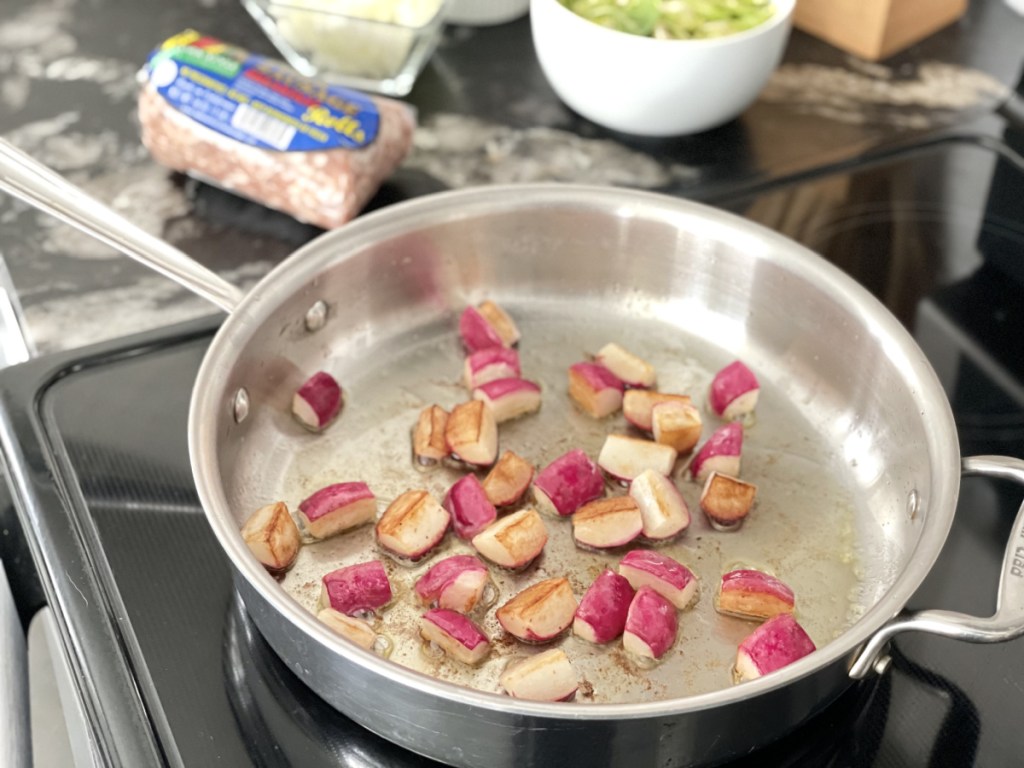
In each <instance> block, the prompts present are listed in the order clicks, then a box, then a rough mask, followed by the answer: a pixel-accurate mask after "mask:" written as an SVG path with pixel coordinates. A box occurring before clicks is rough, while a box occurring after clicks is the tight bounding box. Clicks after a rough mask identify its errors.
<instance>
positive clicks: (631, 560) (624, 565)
mask: <svg viewBox="0 0 1024 768" xmlns="http://www.w3.org/2000/svg"><path fill="white" fill-rule="evenodd" d="M619 573H620V574H621V575H622V576H625V577H626V579H627V580H628V581H629V583H630V585H631V586H632V587H633V589H640V588H641V587H650V588H651V589H653V590H654V591H655V592H657V593H658V594H660V595H662V596H663V597H665V598H666V599H667V600H668V601H669V602H671V603H672V605H674V606H675V607H676V608H679V609H680V610H682V609H684V608H686V607H687V606H688V605H690V603H692V602H693V599H694V597H695V596H696V595H697V577H696V576H694V575H693V571H691V570H690V569H689V568H687V567H686V566H685V565H683V564H682V563H680V562H679V561H678V560H673V559H672V558H671V557H669V556H668V555H663V554H661V553H660V552H653V551H651V550H649V549H634V550H633V551H632V552H629V553H628V554H626V556H625V557H623V558H622V560H620V561H619Z"/></svg>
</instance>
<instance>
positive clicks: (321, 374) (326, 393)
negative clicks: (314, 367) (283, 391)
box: [292, 371, 342, 432]
mask: <svg viewBox="0 0 1024 768" xmlns="http://www.w3.org/2000/svg"><path fill="white" fill-rule="evenodd" d="M341 403H342V396H341V385H340V384H339V383H338V382H337V381H336V380H335V378H334V377H333V376H331V374H329V373H327V371H317V372H316V373H314V374H313V375H312V376H310V377H309V378H308V379H307V380H306V382H305V383H304V384H303V385H302V386H301V387H299V388H298V390H297V391H296V392H295V394H294V395H293V396H292V414H293V415H294V416H295V418H296V419H297V420H298V422H299V423H300V424H301V425H302V426H304V427H305V428H306V429H310V430H312V431H313V432H319V431H320V430H322V429H323V428H324V427H326V426H327V425H328V424H330V423H331V422H332V421H334V418H335V417H336V416H337V415H338V413H339V412H340V411H341Z"/></svg>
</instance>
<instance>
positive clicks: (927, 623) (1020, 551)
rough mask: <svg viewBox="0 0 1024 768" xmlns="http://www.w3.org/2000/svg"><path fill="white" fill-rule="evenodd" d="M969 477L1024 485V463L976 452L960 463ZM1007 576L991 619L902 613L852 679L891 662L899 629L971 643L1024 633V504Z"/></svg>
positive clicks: (869, 647) (863, 655)
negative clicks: (892, 645)
mask: <svg viewBox="0 0 1024 768" xmlns="http://www.w3.org/2000/svg"><path fill="white" fill-rule="evenodd" d="M961 470H962V473H963V474H964V475H966V476H970V475H985V476H988V477H999V478H1005V479H1007V480H1013V481H1015V482H1017V483H1019V484H1020V485H1024V461H1022V460H1020V459H1014V458H1010V457H1007V456H973V457H969V458H965V459H963V461H962V464H961ZM1001 573H1002V575H1001V576H1000V579H999V591H998V593H997V595H996V611H995V613H993V614H992V615H991V616H989V617H987V618H982V617H980V616H969V615H967V614H965V613H956V612H953V611H937V610H929V611H918V612H915V613H903V614H900V615H899V616H897V617H896V618H894V619H892V620H891V621H889V622H888V623H887V624H885V625H884V626H882V628H881V629H879V630H878V632H876V633H875V634H874V635H873V636H872V637H871V639H870V640H868V642H867V644H866V645H865V646H864V648H863V650H861V652H860V655H859V656H858V657H857V659H856V661H855V662H854V663H853V666H852V667H851V668H850V677H852V678H853V679H854V680H860V679H862V678H864V677H866V676H867V675H868V673H869V672H871V671H872V670H875V671H883V670H884V668H885V667H886V666H888V660H889V659H888V656H887V654H885V653H884V650H885V646H886V644H887V643H888V642H889V641H890V640H891V639H892V638H893V637H894V636H896V635H898V634H899V633H900V632H906V631H908V630H919V631H922V632H931V633H932V634H935V635H942V636H943V637H951V638H953V639H955V640H966V641H968V642H971V643H999V642H1002V641H1004V640H1012V639H1014V638H1015V637H1019V636H1020V635H1024V504H1021V507H1020V511H1019V512H1018V513H1017V519H1016V520H1015V521H1014V524H1013V533H1012V535H1011V536H1010V541H1009V542H1008V543H1007V545H1006V554H1005V555H1004V556H1003V567H1002V571H1001Z"/></svg>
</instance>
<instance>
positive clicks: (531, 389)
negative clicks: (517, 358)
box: [473, 379, 540, 424]
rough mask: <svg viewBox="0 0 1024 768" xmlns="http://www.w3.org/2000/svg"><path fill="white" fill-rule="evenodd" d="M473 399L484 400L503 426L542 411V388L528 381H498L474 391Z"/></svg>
mask: <svg viewBox="0 0 1024 768" xmlns="http://www.w3.org/2000/svg"><path fill="white" fill-rule="evenodd" d="M473 397H474V398H475V399H476V400H482V401H483V402H485V403H487V405H488V406H490V408H491V410H492V411H493V412H494V420H495V421H496V422H498V423H499V424H501V423H502V422H503V421H510V420H512V419H515V418H518V417H519V416H524V415H526V414H527V413H536V412H537V411H539V410H540V387H538V386H537V385H536V384H534V383H533V382H532V381H528V380H527V379H497V380H496V381H489V382H487V383H486V384H481V385H480V386H479V387H477V388H476V389H474V390H473Z"/></svg>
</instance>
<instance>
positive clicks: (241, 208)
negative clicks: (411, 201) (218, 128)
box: [0, 0, 1024, 352]
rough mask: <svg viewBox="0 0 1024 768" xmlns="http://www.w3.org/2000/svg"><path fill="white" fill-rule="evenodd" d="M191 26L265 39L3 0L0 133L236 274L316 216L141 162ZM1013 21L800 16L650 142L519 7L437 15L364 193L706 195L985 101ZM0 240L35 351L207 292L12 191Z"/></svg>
mask: <svg viewBox="0 0 1024 768" xmlns="http://www.w3.org/2000/svg"><path fill="white" fill-rule="evenodd" d="M186 27H194V28H196V29H199V30H202V31H204V32H207V33H209V34H212V35H215V36H219V37H221V38H223V39H225V40H230V41H232V42H235V43H237V44H239V45H242V46H245V47H247V48H250V49H252V50H255V51H257V52H261V53H266V54H271V55H273V54H274V51H273V49H272V47H271V45H270V43H269V42H268V41H267V40H266V38H265V37H264V36H263V34H262V33H261V32H260V30H259V29H258V28H257V27H256V25H255V24H254V23H253V22H252V20H251V19H250V17H249V16H248V14H246V13H245V11H244V10H243V9H242V7H241V5H240V4H238V3H237V2H235V0H184V1H183V2H180V3H160V2H157V1H156V0H135V1H134V2H127V0H120V1H118V0H106V1H104V2H90V3H85V2H81V1H80V0H6V2H5V3H4V7H3V10H0V135H3V136H4V137H5V138H7V139H9V140H10V141H12V142H13V143H14V144H16V145H17V146H19V147H21V148H22V149H24V150H26V151H28V152H29V153H31V154H33V155H34V156H36V157H38V158H39V159H41V160H42V161H44V162H46V163H48V164H50V165H51V166H53V167H54V168H56V169H57V170H58V171H60V172H61V173H63V174H65V175H67V176H68V177H70V178H71V179H72V180H74V181H75V182H76V183H78V184H80V185H81V186H83V187H85V188H86V189H87V190H89V191H90V192H92V193H93V194H94V195H96V196H97V197H99V198H101V199H102V200H104V201H106V202H108V203H110V204H111V205H112V206H113V207H114V208H116V209H118V210H119V211H121V212H122V213H124V214H125V215H126V216H127V217H129V218H130V219H132V220H134V221H135V222H137V223H138V224H140V225H141V226H143V227H144V228H145V229H147V230H149V231H151V232H153V233H155V234H157V235H159V236H161V237H163V238H165V239H167V240H168V241H170V242H171V243H173V244H175V245H176V246H178V247H180V248H181V249H183V250H185V251H186V252H188V253H190V254H192V255H193V256H195V257H196V258H197V259H198V260H199V261H201V262H203V263H204V264H206V265H208V266H210V267H211V268H213V269H215V270H217V271H218V272H220V273H221V274H223V275H224V276H225V277H226V278H227V279H229V280H232V281H234V282H236V283H238V284H239V285H242V286H245V285H249V284H251V283H253V282H254V281H256V280H258V279H259V278H260V277H261V276H262V275H263V274H265V273H266V271H267V270H269V269H270V267H272V266H273V265H274V264H276V263H277V262H278V261H280V260H281V259H282V258H283V257H284V256H286V255H287V254H288V253H289V252H291V251H292V250H293V249H294V248H295V247H297V246H298V245H300V244H301V243H303V242H305V241H306V240H308V239H310V238H312V237H314V236H315V235H316V234H317V233H318V230H316V229H315V228H313V227H309V226H306V225H302V224H299V223H297V222H295V221H294V220H292V219H290V218H288V217H287V216H285V215H283V214H277V213H269V212H267V211H266V210H265V209H263V208H261V207H260V206H258V205H255V204H252V203H249V202H246V201H243V200H240V199H238V198H236V197H234V196H232V195H229V194H227V193H225V192H222V191H220V190H217V189H213V188H211V187H208V186H206V185H203V184H201V183H199V182H195V181H192V180H189V179H185V178H183V177H181V176H178V175H175V174H171V173H169V172H167V171H166V170H165V169H163V168H161V167H160V166H158V165H156V164H155V163H154V162H153V161H152V160H151V159H150V157H149V156H148V154H147V152H146V150H145V149H144V148H143V147H142V145H141V144H140V142H139V139H138V133H137V125H136V118H135V115H134V111H135V88H136V86H135V73H136V71H137V69H138V68H139V66H140V64H141V63H142V62H143V61H144V60H145V58H146V56H147V54H148V52H149V51H150V50H151V49H152V48H153V47H154V46H155V45H157V44H158V43H159V42H161V41H162V40H163V39H165V38H166V37H168V36H170V35H172V34H174V33H176V32H178V31H181V30H182V29H184V28H186ZM1022 27H1024V22H1022V21H1021V19H1020V18H1019V17H1017V16H1016V15H1015V14H1013V12H1012V11H1011V10H1010V9H1008V8H1007V7H1006V6H1005V5H1004V4H1003V3H1000V2H994V0H988V1H986V2H975V3H972V6H971V10H970V11H969V13H968V15H967V16H966V17H965V18H964V19H962V20H961V21H960V22H958V23H957V24H955V25H953V26H952V27H949V28H947V29H946V30H943V31H942V32H940V33H938V34H937V35H935V36H933V37H931V38H929V39H927V40H925V41H924V42H922V43H919V44H918V45H916V46H914V47H912V48H910V49H909V50H907V51H905V52H904V53H901V54H899V55H898V56H896V57H894V58H893V59H891V60H888V61H886V62H884V63H882V64H869V63H866V62H862V61H858V60H857V59H855V58H853V57H851V56H848V55H846V54H844V53H842V52H840V51H838V50H836V49H834V48H831V47H829V46H827V45H825V44H824V43H821V42H819V41H817V40H815V39H813V38H810V37H808V36H807V35H804V34H802V33H799V32H795V33H794V34H793V36H792V38H791V40H790V44H789V48H788V50H787V53H786V57H785V60H784V62H783V64H782V66H781V67H780V69H779V70H778V71H777V72H776V73H775V75H774V77H773V78H772V80H771V81H770V83H769V85H768V87H767V89H766V90H765V91H764V93H763V94H762V96H761V98H760V99H759V101H758V102H757V103H756V104H755V105H754V106H752V107H751V108H750V109H749V110H748V111H747V112H746V113H745V114H744V115H742V116H741V117H740V118H739V119H737V120H735V121H733V122H732V123H730V124H728V125H725V126H723V127H721V128H718V129H715V130H713V131H709V132H707V133H705V134H701V135H698V136H692V137H684V138H678V139H665V140H650V139H638V138H635V137H629V136H623V135H618V134H614V133H611V132H608V131H605V130H603V129H601V128H599V127H597V126H595V125H593V124H591V123H589V122H588V121H586V120H584V119H583V118H581V117H579V116H577V115H575V114H574V113H572V112H571V111H570V110H569V109H567V108H566V107H565V106H564V105H562V103H561V102H560V101H559V100H558V99H557V97H556V96H555V95H554V93H553V92H552V91H551V90H550V88H549V87H548V85H547V82H546V81H545V79H544V76H543V74H542V73H541V71H540V68H539V65H538V64H537V61H536V57H535V55H534V52H533V47H532V43H531V40H530V29H529V21H528V19H519V20H518V21H515V22H512V23H510V24H505V25H500V26H495V27H489V28H470V27H457V26H449V27H448V28H447V29H446V31H445V34H444V38H443V40H442V42H441V45H440V47H439V49H438V51H437V52H436V53H435V55H434V57H433V59H432V60H431V62H430V63H429V64H428V66H427V68H426V70H425V71H424V72H423V74H422V75H421V77H420V79H419V81H418V83H417V85H416V87H415V88H414V90H413V91H412V93H411V94H410V96H409V97H408V101H410V102H411V103H412V104H414V105H415V106H416V107H417V109H418V111H419V128H418V130H417V133H416V136H415V143H414V148H413V151H412V152H411V153H410V155H409V156H408V158H407V159H406V161H405V163H404V164H403V166H402V167H401V168H400V169H399V171H398V172H397V173H396V174H395V175H394V177H393V178H392V179H391V180H390V181H389V182H388V183H387V184H385V186H384V187H383V188H382V189H381V191H380V193H379V194H378V195H377V197H376V198H375V199H374V201H372V202H371V204H370V207H379V206H381V205H385V204H388V203H389V202H393V201H395V200H400V199H404V198H407V197H411V196H414V195H418V194H422V193H425V192H429V191H433V190H437V189H444V188H455V187H461V186H466V185H472V184H490V183H499V182H518V181H537V180H562V181H579V182H588V183H597V184H616V185H625V186H632V187H638V188H645V189H657V190H664V191H667V192H671V193H673V194H679V195H685V196H692V197H697V198H702V197H706V196H707V193H708V191H709V190H712V189H722V188H725V187H729V186H732V185H735V184H737V183H742V182H745V181H750V180H756V179H759V178H765V177H769V176H777V175H780V174H783V173H789V172H794V171H799V170H801V169H805V168H809V167H812V166H815V165H819V164H821V163H823V162H827V161H836V160H841V159H844V158H847V157H854V156H856V155H858V154H860V153H863V152H865V151H867V150H869V149H871V148H873V147H878V146H881V145H885V144H887V143H892V142H901V141H910V140H913V139H914V137H915V136H921V135H924V134H928V133H933V132H936V131H941V130H948V129H949V128H950V127H953V126H957V125H959V124H965V123H968V122H971V121H977V120H979V119H981V120H984V116H985V115H987V114H990V113H992V112H993V111H994V110H995V109H996V108H997V106H998V105H999V104H1000V102H1001V101H1002V100H1003V99H1004V98H1005V96H1006V94H1007V93H1008V87H1009V86H1011V85H1012V84H1014V83H1015V82H1016V80H1017V78H1018V76H1019V70H1020V67H1021V50H1020V46H1019V45H1018V44H1016V43H1019V40H1020V36H1021V33H1022ZM0 255H2V256H3V258H4V260H5V261H6V263H7V265H8V268H9V270H10V272H11V275H12V279H13V282H14V285H15V287H16V289H17V292H18V295H19V297H20V300H21V302H22V304H23V306H24V311H25V316H26V318H27V326H28V332H29V335H30V336H31V339H32V341H33V343H34V344H35V346H36V348H37V349H38V350H39V351H40V352H46V351H50V350H56V349H66V348H71V347H77V346H81V345H84V344H87V343H89V342H93V341H98V340H102V339H107V338H111V337H116V336H120V335H124V334H126V333H129V332H134V331H139V330H145V329H149V328H154V327H159V326H164V325H168V324H171V323H173V322H176V321H179V320H184V319H187V318H191V317H195V316H199V315H202V314H207V313H209V312H210V311H212V310H211V307H210V306H209V305H207V304H206V303H205V302H203V301H202V300H200V299H198V298H195V297H192V296H191V295H190V294H188V293H187V292H186V291H184V290H182V289H180V288H178V287H177V286H175V285H173V284H172V283H170V282H169V281H168V280H166V279H165V278H163V277H159V276H156V275H154V274H151V273H150V272H149V271H148V270H146V269H145V268H143V267H141V266H138V265H136V264H134V263H132V262H130V261H129V260H128V259H126V258H124V257H122V256H120V255H118V254H116V253H115V252H113V251H112V250H110V249H108V248H106V247H104V246H101V245H98V244H96V243H94V242H91V241H90V240H89V239H88V238H86V237H84V236H82V235H80V234H78V233H76V232H73V231H71V230H70V229H69V228H67V227H66V226H64V225H62V224H57V223H55V222H53V221H51V220H50V219H48V218H47V217H46V216H45V215H43V214H39V213H37V212H35V211H33V210H31V209H29V208H28V207H27V206H25V205H23V204H21V203H19V202H16V201H13V200H11V199H0Z"/></svg>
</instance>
